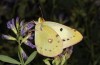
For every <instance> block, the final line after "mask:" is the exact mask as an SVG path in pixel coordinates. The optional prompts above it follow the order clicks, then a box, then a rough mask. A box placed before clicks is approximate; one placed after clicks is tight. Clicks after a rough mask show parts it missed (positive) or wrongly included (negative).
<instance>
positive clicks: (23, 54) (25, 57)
mask: <svg viewBox="0 0 100 65" xmlns="http://www.w3.org/2000/svg"><path fill="white" fill-rule="evenodd" d="M20 50H21V53H22V57H23V58H24V59H27V58H28V56H27V55H26V53H25V51H24V50H23V49H22V48H21V49H20Z"/></svg>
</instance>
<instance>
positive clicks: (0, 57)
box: [0, 55, 21, 64]
mask: <svg viewBox="0 0 100 65" xmlns="http://www.w3.org/2000/svg"><path fill="white" fill-rule="evenodd" d="M0 60H1V61H3V62H8V63H12V64H21V63H20V62H18V61H17V60H15V59H13V58H11V57H9V56H5V55H0Z"/></svg>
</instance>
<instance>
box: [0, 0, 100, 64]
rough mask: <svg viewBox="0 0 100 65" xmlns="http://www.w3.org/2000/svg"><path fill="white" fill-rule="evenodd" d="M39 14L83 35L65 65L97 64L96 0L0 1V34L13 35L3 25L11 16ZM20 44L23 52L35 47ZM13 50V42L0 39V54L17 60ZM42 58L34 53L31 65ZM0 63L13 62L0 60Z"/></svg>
mask: <svg viewBox="0 0 100 65" xmlns="http://www.w3.org/2000/svg"><path fill="white" fill-rule="evenodd" d="M41 11H42V13H41ZM41 16H42V17H43V18H44V19H45V20H51V21H56V22H59V23H62V24H64V25H67V26H70V27H73V28H75V29H77V30H79V31H80V32H81V33H82V34H83V37H84V38H83V40H82V41H81V42H80V43H79V44H76V45H74V49H73V53H72V56H71V57H70V59H69V60H68V65H100V0H0V36H1V34H11V35H13V33H12V32H11V31H10V30H9V29H7V26H6V23H7V21H9V20H11V19H12V18H16V17H20V19H24V20H25V21H26V22H29V21H31V20H37V19H38V17H41ZM33 42H34V40H33ZM23 47H25V48H24V49H25V51H26V52H27V54H30V53H31V52H33V51H34V50H35V49H34V50H33V49H31V48H29V47H27V46H25V45H23ZM16 49H17V44H16V42H14V41H7V40H4V39H1V38H0V54H4V55H8V56H11V57H13V58H15V59H18V57H17V51H16ZM29 50H30V51H29ZM44 58H45V57H44V56H41V55H39V54H37V56H36V58H35V59H34V60H33V61H32V62H31V65H45V64H44V62H43V59H44ZM0 65H13V64H8V63H4V62H1V61H0Z"/></svg>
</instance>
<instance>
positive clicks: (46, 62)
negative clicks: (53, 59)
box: [43, 58, 51, 65]
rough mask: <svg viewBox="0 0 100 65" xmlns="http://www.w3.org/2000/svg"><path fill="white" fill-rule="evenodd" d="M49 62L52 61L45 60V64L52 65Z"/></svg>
mask: <svg viewBox="0 0 100 65" xmlns="http://www.w3.org/2000/svg"><path fill="white" fill-rule="evenodd" d="M49 60H50V58H46V59H44V60H43V61H44V63H45V64H46V65H51V64H50V62H49Z"/></svg>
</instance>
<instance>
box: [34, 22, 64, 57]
mask: <svg viewBox="0 0 100 65" xmlns="http://www.w3.org/2000/svg"><path fill="white" fill-rule="evenodd" d="M35 30H36V31H35V45H36V49H37V51H38V53H40V54H42V55H44V56H48V57H54V56H57V55H58V54H60V53H61V52H62V51H63V43H62V40H61V38H60V36H59V35H58V34H57V33H56V32H55V31H54V30H53V29H52V28H51V27H49V26H47V25H45V24H42V25H41V24H40V23H38V24H36V26H35Z"/></svg>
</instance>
